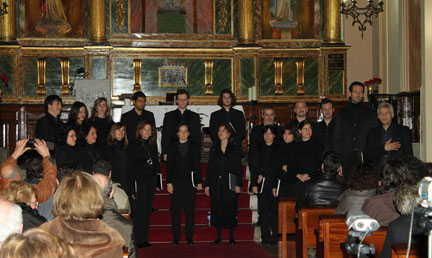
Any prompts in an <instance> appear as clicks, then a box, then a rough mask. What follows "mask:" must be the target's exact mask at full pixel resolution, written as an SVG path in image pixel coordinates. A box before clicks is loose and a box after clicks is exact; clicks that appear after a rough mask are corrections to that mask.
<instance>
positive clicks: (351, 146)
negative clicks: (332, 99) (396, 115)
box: [333, 81, 378, 178]
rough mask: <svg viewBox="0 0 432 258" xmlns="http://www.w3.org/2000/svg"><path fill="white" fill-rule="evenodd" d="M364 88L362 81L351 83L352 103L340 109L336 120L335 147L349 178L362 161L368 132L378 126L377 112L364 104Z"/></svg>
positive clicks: (345, 174)
mask: <svg viewBox="0 0 432 258" xmlns="http://www.w3.org/2000/svg"><path fill="white" fill-rule="evenodd" d="M364 89H365V86H364V85H363V83H361V82H357V81H355V82H352V83H351V85H350V86H349V95H350V97H351V99H350V100H351V103H350V104H349V105H348V106H347V107H345V108H343V109H341V110H340V111H339V114H338V117H337V118H336V120H335V128H334V133H333V148H334V150H335V151H336V152H337V153H340V154H341V158H342V166H343V168H344V176H345V178H348V176H349V175H350V173H351V170H352V168H353V167H355V166H356V165H358V164H360V163H362V161H363V158H362V154H361V153H362V152H364V149H365V145H366V136H367V133H368V131H369V129H371V128H373V127H375V126H378V120H377V117H376V113H375V112H374V111H373V110H371V109H369V108H367V107H366V106H365V105H364V104H363V98H364Z"/></svg>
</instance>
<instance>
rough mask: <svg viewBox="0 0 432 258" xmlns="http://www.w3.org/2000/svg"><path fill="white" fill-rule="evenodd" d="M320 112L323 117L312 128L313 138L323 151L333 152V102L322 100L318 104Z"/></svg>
mask: <svg viewBox="0 0 432 258" xmlns="http://www.w3.org/2000/svg"><path fill="white" fill-rule="evenodd" d="M320 112H321V114H322V115H323V120H322V121H321V122H319V123H317V124H315V125H314V126H313V132H314V138H315V139H316V140H317V141H318V142H319V143H321V145H322V146H323V147H324V150H325V151H328V150H333V131H334V126H335V122H334V119H333V113H334V107H333V101H331V99H328V98H325V99H323V100H322V101H321V104H320Z"/></svg>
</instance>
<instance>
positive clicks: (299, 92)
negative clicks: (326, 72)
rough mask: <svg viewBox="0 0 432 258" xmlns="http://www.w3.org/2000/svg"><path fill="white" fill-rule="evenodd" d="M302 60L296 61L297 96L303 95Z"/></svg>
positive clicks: (303, 62)
mask: <svg viewBox="0 0 432 258" xmlns="http://www.w3.org/2000/svg"><path fill="white" fill-rule="evenodd" d="M304 64H305V61H304V59H302V60H299V61H296V66H297V95H304V94H305V88H304Z"/></svg>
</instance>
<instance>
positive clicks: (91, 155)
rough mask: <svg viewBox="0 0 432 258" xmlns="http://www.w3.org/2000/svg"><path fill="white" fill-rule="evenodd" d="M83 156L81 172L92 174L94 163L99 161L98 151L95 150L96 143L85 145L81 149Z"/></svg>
mask: <svg viewBox="0 0 432 258" xmlns="http://www.w3.org/2000/svg"><path fill="white" fill-rule="evenodd" d="M82 153H83V156H82V159H81V162H80V164H81V168H82V170H83V171H85V172H87V173H90V174H91V173H93V165H94V164H95V163H96V161H98V160H100V159H101V155H100V153H99V151H98V150H97V149H96V143H95V144H88V143H87V144H86V145H85V146H84V148H83V152H82Z"/></svg>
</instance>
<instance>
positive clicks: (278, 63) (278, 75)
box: [273, 60, 283, 95]
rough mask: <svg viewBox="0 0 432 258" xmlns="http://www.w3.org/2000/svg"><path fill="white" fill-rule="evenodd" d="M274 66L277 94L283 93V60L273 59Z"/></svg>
mask: <svg viewBox="0 0 432 258" xmlns="http://www.w3.org/2000/svg"><path fill="white" fill-rule="evenodd" d="M273 64H274V68H275V95H282V94H283V89H282V67H283V62H282V60H275V61H273Z"/></svg>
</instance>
